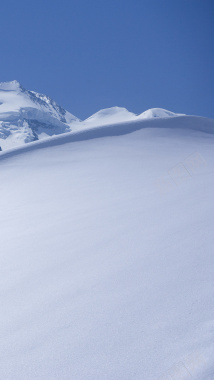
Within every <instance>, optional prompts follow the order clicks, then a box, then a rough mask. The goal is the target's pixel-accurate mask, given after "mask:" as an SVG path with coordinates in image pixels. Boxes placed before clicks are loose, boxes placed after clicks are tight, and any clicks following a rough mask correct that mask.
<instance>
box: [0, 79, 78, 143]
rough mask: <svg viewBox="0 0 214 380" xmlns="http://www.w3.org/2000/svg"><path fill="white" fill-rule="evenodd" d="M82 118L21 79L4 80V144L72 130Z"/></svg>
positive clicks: (0, 104)
mask: <svg viewBox="0 0 214 380" xmlns="http://www.w3.org/2000/svg"><path fill="white" fill-rule="evenodd" d="M78 121H79V120H78V119H77V118H76V117H75V116H73V115H72V114H71V113H69V112H68V111H66V110H64V109H63V108H62V107H60V106H59V105H58V104H57V103H56V102H54V101H53V100H52V99H51V98H49V97H48V96H46V95H42V94H38V93H36V92H34V91H28V90H26V89H25V88H23V87H22V86H21V84H20V83H19V82H17V81H16V80H15V81H12V82H5V83H0V146H1V147H2V149H3V150H4V149H7V148H12V147H14V146H17V145H22V144H24V143H28V142H31V141H35V140H39V139H42V138H45V137H48V136H52V135H58V134H61V133H65V132H69V131H70V130H71V126H72V123H78Z"/></svg>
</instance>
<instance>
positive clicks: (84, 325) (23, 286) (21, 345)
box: [0, 116, 214, 380]
mask: <svg viewBox="0 0 214 380" xmlns="http://www.w3.org/2000/svg"><path fill="white" fill-rule="evenodd" d="M213 145H214V121H213V120H209V119H205V118H200V117H190V116H189V117H187V116H180V117H173V118H166V119H161V118H152V119H143V120H138V121H132V122H126V123H124V124H123V123H118V124H112V125H108V126H103V127H98V128H94V129H91V130H90V129H88V130H86V131H82V132H79V133H72V132H71V133H67V134H63V135H60V136H57V137H52V138H48V139H46V140H42V141H36V142H33V143H29V144H27V145H25V146H24V147H21V148H18V149H12V150H8V151H6V152H2V153H0V200H1V219H0V223H1V225H0V236H1V240H0V241H1V255H0V259H1V265H0V270H1V276H0V281H1V287H0V290H1V294H0V305H1V313H0V336H1V340H0V363H1V365H0V379H4V380H29V379H30V380H57V379H59V380H73V379H74V380H95V379H102V380H104V379H107V380H115V379H118V380H119V379H121V380H130V379H136V380H169V379H170V380H171V379H176V380H177V379H179V380H181V379H182V380H186V379H193V380H213V378H214V364H213V363H214V348H213V339H214V303H213V300H214V276H213V271H214V255H213V246H214V234H213V227H214V225H213V224H214V223H213V212H214V201H213V193H214V150H213Z"/></svg>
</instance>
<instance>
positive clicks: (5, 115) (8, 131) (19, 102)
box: [0, 80, 179, 150]
mask: <svg viewBox="0 0 214 380" xmlns="http://www.w3.org/2000/svg"><path fill="white" fill-rule="evenodd" d="M177 116H179V114H175V113H173V112H170V111H167V110H163V109H161V108H153V109H150V110H147V111H145V112H143V113H142V114H140V115H136V114H134V113H132V112H129V111H128V110H127V109H126V108H122V107H112V108H106V109H103V110H100V111H98V112H96V113H95V114H94V115H92V116H90V117H89V118H87V119H86V120H84V121H82V122H81V121H80V120H79V119H78V118H77V117H75V116H74V115H72V114H71V113H70V112H68V111H66V110H65V109H64V108H62V107H61V106H59V105H58V104H57V103H56V102H55V101H54V100H52V99H51V98H49V97H48V96H46V95H42V94H39V93H37V92H35V91H28V90H26V89H25V88H23V87H22V85H21V84H20V83H19V82H17V81H16V80H15V81H12V82H4V83H0V146H1V148H2V149H3V150H5V149H8V148H13V147H15V146H19V145H23V144H25V143H29V142H32V141H36V140H41V139H44V138H47V137H49V136H53V135H59V134H62V133H66V132H70V131H71V130H72V131H74V132H77V131H79V130H84V129H88V128H92V127H97V126H102V125H108V124H116V123H123V122H129V121H134V120H138V119H150V118H155V117H157V118H167V117H177Z"/></svg>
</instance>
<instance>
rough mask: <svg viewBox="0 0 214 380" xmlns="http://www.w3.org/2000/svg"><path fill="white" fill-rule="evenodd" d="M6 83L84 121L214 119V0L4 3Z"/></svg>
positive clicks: (1, 66)
mask: <svg viewBox="0 0 214 380" xmlns="http://www.w3.org/2000/svg"><path fill="white" fill-rule="evenodd" d="M0 11H1V23H0V32H1V35H0V36H1V37H0V54H1V59H0V74H1V75H0V81H7V80H13V79H17V80H18V81H20V82H21V83H22V85H23V86H24V87H26V88H27V89H29V90H35V91H38V92H41V93H45V94H47V95H49V96H51V97H52V98H53V99H54V100H56V101H57V102H58V103H59V104H61V105H62V106H63V107H65V108H66V109H68V110H69V111H70V112H72V113H73V114H74V115H76V116H78V117H79V118H81V119H84V118H86V117H88V116H90V115H91V114H93V113H94V112H96V111H98V110H99V109H101V108H107V107H111V106H115V105H117V106H122V107H126V108H128V109H129V110H130V111H132V112H135V113H141V112H143V111H145V110H146V109H148V108H153V107H161V108H166V109H169V110H171V111H174V112H180V113H187V114H196V115H201V116H207V117H212V118H214V2H213V0H179V1H177V0H170V1H169V0H161V1H160V0H131V1H129V0H106V1H105V0H61V1H58V0H52V1H50V0H43V1H41V0H36V1H35V0H31V1H29V0H19V1H17V0H16V1H14V0H7V1H5V0H1V10H0Z"/></svg>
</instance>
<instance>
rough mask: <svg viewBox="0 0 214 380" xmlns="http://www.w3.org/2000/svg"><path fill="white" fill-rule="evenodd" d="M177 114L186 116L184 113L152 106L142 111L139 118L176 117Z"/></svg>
mask: <svg viewBox="0 0 214 380" xmlns="http://www.w3.org/2000/svg"><path fill="white" fill-rule="evenodd" d="M176 116H184V114H179V113H174V112H171V111H167V110H164V109H163V108H151V109H149V110H147V111H145V112H143V113H141V114H140V115H139V116H138V118H139V119H148V118H154V117H161V118H165V117H176Z"/></svg>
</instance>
